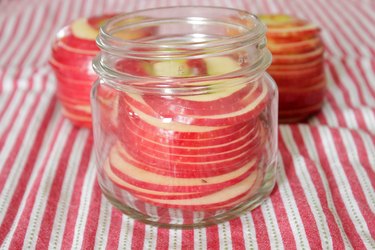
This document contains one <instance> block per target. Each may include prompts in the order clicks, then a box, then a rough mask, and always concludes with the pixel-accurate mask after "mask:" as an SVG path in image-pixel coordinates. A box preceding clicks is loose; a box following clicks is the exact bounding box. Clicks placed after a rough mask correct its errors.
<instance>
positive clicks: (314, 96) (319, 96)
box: [279, 81, 326, 111]
mask: <svg viewBox="0 0 375 250" xmlns="http://www.w3.org/2000/svg"><path fill="white" fill-rule="evenodd" d="M279 93H280V95H279V108H280V110H281V111H282V110H286V109H298V108H305V107H309V106H311V105H314V104H317V103H321V102H323V100H324V97H325V93H326V82H325V81H322V82H321V83H319V84H316V85H315V86H311V87H307V88H300V89H289V88H285V89H280V90H279Z"/></svg>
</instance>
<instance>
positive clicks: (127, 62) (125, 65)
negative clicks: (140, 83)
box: [115, 58, 152, 76]
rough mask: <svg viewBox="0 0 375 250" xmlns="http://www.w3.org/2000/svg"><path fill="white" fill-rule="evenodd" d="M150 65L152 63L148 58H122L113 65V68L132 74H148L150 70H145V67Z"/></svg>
mask: <svg viewBox="0 0 375 250" xmlns="http://www.w3.org/2000/svg"><path fill="white" fill-rule="evenodd" d="M151 67H152V65H151V63H150V61H148V60H140V59H132V58H127V59H122V60H121V61H119V62H117V63H116V65H115V69H116V70H117V71H119V72H121V73H127V74H130V75H132V76H150V70H147V68H151Z"/></svg>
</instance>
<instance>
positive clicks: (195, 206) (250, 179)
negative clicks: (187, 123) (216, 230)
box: [137, 171, 257, 211]
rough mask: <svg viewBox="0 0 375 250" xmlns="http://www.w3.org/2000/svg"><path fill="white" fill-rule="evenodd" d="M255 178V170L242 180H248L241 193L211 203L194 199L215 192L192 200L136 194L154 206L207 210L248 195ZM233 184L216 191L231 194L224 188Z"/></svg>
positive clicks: (228, 203) (232, 186)
mask: <svg viewBox="0 0 375 250" xmlns="http://www.w3.org/2000/svg"><path fill="white" fill-rule="evenodd" d="M256 178H257V172H256V171H254V172H253V173H252V174H251V175H250V176H249V177H247V178H246V179H244V180H242V182H244V183H246V182H249V185H248V188H247V190H246V191H244V192H242V193H239V194H238V195H235V196H234V197H231V196H230V195H228V196H229V198H223V199H218V200H217V201H215V202H213V203H207V204H204V203H200V202H199V201H196V200H197V199H198V200H199V199H200V200H202V201H203V200H205V199H206V197H208V196H212V195H215V193H213V194H210V195H206V196H203V197H199V198H195V199H196V200H194V199H187V200H162V199H161V200H158V199H151V198H146V197H142V196H137V198H138V199H142V200H144V201H145V202H147V203H149V204H152V205H155V206H158V207H166V208H176V209H187V210H190V211H199V210H205V211H209V210H212V209H218V208H221V207H223V208H225V207H227V206H228V205H231V204H233V203H234V202H236V201H238V200H240V199H242V198H243V197H245V196H248V194H249V193H250V192H252V191H253V188H254V186H255V185H254V184H255V182H256ZM237 184H240V183H237ZM235 186H236V184H234V185H231V186H228V187H227V188H224V189H222V190H220V191H218V192H217V193H219V192H221V193H226V192H228V194H231V193H232V192H230V191H227V190H226V189H231V188H235ZM176 201H177V202H178V201H180V202H181V203H183V202H186V205H185V204H174V203H175V202H176ZM193 201H194V202H195V204H191V203H193Z"/></svg>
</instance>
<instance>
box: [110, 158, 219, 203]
mask: <svg viewBox="0 0 375 250" xmlns="http://www.w3.org/2000/svg"><path fill="white" fill-rule="evenodd" d="M104 171H105V174H106V175H107V178H109V180H110V181H111V182H112V183H113V184H114V185H116V187H118V188H120V189H122V190H125V191H127V192H129V193H130V194H131V195H139V196H144V197H147V198H155V199H166V200H173V199H191V198H197V197H202V196H204V195H208V194H211V193H213V192H215V191H208V192H196V191H192V192H186V193H182V192H180V193H174V192H162V191H154V190H150V189H145V188H142V187H139V186H134V185H132V184H130V183H127V182H125V181H123V180H122V179H120V178H119V177H118V176H116V175H115V174H114V173H113V172H112V171H111V168H110V165H109V164H108V163H106V164H105V166H104Z"/></svg>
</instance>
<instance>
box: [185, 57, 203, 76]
mask: <svg viewBox="0 0 375 250" xmlns="http://www.w3.org/2000/svg"><path fill="white" fill-rule="evenodd" d="M186 63H187V65H188V66H189V67H190V68H192V69H193V75H194V76H206V75H207V66H206V63H205V62H204V61H203V60H202V59H190V60H187V62H186Z"/></svg>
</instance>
